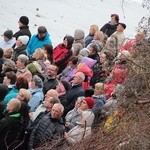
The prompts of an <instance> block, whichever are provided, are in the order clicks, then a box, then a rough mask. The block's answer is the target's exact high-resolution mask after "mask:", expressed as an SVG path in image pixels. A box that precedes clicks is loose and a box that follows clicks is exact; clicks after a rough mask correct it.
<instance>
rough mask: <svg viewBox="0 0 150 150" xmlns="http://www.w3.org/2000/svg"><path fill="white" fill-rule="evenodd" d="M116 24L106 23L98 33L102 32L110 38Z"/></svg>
mask: <svg viewBox="0 0 150 150" xmlns="http://www.w3.org/2000/svg"><path fill="white" fill-rule="evenodd" d="M117 26H118V23H117V24H114V25H112V24H110V23H106V24H105V25H104V26H103V27H102V28H101V29H100V31H102V32H103V33H105V34H106V35H107V36H108V37H110V36H111V35H112V34H113V33H114V32H115V31H116V29H117Z"/></svg>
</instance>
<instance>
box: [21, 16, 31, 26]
mask: <svg viewBox="0 0 150 150" xmlns="http://www.w3.org/2000/svg"><path fill="white" fill-rule="evenodd" d="M19 21H20V22H21V23H22V24H23V25H26V26H27V25H28V24H29V18H28V17H26V16H21V17H20V19H19Z"/></svg>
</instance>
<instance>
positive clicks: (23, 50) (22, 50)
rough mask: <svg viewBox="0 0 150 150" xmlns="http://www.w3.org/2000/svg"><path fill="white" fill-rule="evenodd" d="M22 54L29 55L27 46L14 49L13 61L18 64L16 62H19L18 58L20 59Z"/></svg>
mask: <svg viewBox="0 0 150 150" xmlns="http://www.w3.org/2000/svg"><path fill="white" fill-rule="evenodd" d="M20 54H24V55H27V52H26V46H25V45H23V46H21V47H17V48H15V49H14V52H13V58H12V60H13V61H15V62H16V61H17V58H18V56H19V55H20Z"/></svg>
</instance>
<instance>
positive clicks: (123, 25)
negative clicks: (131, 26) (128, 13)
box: [118, 23, 126, 29]
mask: <svg viewBox="0 0 150 150" xmlns="http://www.w3.org/2000/svg"><path fill="white" fill-rule="evenodd" d="M119 24H120V25H121V26H122V27H123V28H124V29H125V28H126V25H125V24H124V23H119ZM119 24H118V25H119Z"/></svg>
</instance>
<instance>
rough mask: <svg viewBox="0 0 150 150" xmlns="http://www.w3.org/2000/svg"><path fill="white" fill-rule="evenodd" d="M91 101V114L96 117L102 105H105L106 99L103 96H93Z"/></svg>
mask: <svg viewBox="0 0 150 150" xmlns="http://www.w3.org/2000/svg"><path fill="white" fill-rule="evenodd" d="M93 99H94V101H95V104H94V107H93V108H92V112H93V113H94V114H95V115H96V114H100V112H101V110H102V107H103V106H104V104H105V103H106V97H105V95H103V94H102V95H98V96H95V95H93Z"/></svg>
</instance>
